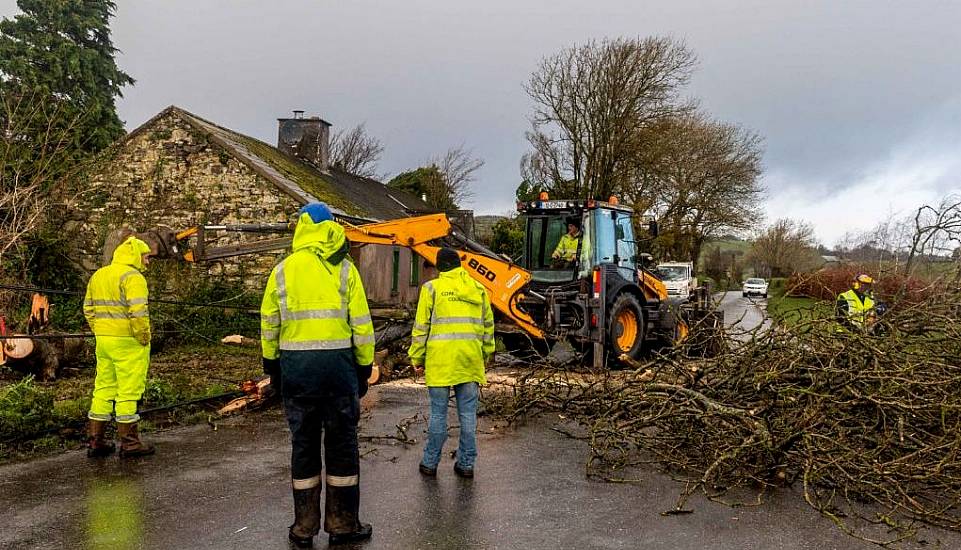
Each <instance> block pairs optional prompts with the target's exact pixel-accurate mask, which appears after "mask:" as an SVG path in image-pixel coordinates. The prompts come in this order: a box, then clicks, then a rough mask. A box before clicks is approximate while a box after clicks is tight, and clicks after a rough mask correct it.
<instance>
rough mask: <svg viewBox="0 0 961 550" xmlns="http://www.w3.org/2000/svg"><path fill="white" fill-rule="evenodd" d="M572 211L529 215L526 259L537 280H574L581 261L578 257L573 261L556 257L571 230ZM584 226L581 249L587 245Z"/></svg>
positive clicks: (580, 242)
mask: <svg viewBox="0 0 961 550" xmlns="http://www.w3.org/2000/svg"><path fill="white" fill-rule="evenodd" d="M569 219H570V214H557V215H544V216H528V217H527V242H526V251H525V252H526V254H525V255H524V258H525V260H526V262H525V263H526V265H525V266H524V267H525V268H527V269H528V270H529V271H530V272H531V274H532V275H533V278H534V280H535V281H543V282H563V281H572V280H573V279H574V270H575V269H576V266H577V264H578V263H579V261H578V258H577V257H576V256H575V258H574V260H573V261H563V259H561V260H560V261H559V260H558V259H557V258H554V257H553V255H554V252H555V251H556V250H557V246H558V244H559V243H560V242H561V238H562V237H564V235H566V234H567V232H568V220H569ZM583 238H584V235H583V225H582V230H581V236H580V237H578V239H579V242H578V245H579V248H580V247H581V246H583Z"/></svg>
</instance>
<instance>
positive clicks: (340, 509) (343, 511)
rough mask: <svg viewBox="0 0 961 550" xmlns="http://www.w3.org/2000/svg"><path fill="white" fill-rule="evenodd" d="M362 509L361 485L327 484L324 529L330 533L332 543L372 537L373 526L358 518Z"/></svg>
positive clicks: (356, 540)
mask: <svg viewBox="0 0 961 550" xmlns="http://www.w3.org/2000/svg"><path fill="white" fill-rule="evenodd" d="M359 509H360V486H359V485H351V486H349V487H332V486H331V485H330V484H328V485H327V501H326V503H325V507H324V531H327V532H328V533H330V539H329V540H328V542H329V543H330V544H331V545H335V544H348V543H351V542H360V541H362V540H366V539H369V538H370V535H371V533H372V532H373V528H372V527H371V526H370V524H367V523H361V522H360V521H359V520H358V519H357V515H358V510H359Z"/></svg>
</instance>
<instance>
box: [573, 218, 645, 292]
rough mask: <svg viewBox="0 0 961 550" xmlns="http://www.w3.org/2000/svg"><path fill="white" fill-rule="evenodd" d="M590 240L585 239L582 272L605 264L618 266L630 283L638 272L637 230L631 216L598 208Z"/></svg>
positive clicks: (591, 226)
mask: <svg viewBox="0 0 961 550" xmlns="http://www.w3.org/2000/svg"><path fill="white" fill-rule="evenodd" d="M589 225H590V228H591V229H590V239H585V243H587V244H585V247H586V249H585V252H586V253H585V254H583V255H582V256H584V261H583V262H582V264H583V265H582V266H581V269H584V268H585V266H586V267H587V270H586V271H585V272H584V273H585V276H586V274H588V273H587V272H588V271H589V270H590V268H591V267H593V266H595V265H601V264H616V265H617V267H618V270H619V271H622V276H623V277H625V278H627V279H630V278H631V277H632V275H633V272H634V271H635V270H636V269H637V267H636V265H635V256H636V248H635V241H634V226H633V223H632V222H631V215H630V213H627V212H621V211H617V210H605V209H602V208H598V209H596V210H592V211H591V212H590V224H589Z"/></svg>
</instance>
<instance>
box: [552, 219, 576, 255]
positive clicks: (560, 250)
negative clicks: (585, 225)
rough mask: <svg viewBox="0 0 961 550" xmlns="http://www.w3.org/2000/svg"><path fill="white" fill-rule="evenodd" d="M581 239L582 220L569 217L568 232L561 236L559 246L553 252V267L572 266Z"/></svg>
mask: <svg viewBox="0 0 961 550" xmlns="http://www.w3.org/2000/svg"><path fill="white" fill-rule="evenodd" d="M580 239H581V222H580V220H578V219H577V218H568V219H567V233H565V234H564V235H563V236H561V240H560V241H558V242H557V247H555V248H554V252H553V253H552V254H551V260H552V262H551V265H552V266H553V267H570V266H571V265H573V264H574V260H575V259H576V258H577V245H578V243H579V241H580Z"/></svg>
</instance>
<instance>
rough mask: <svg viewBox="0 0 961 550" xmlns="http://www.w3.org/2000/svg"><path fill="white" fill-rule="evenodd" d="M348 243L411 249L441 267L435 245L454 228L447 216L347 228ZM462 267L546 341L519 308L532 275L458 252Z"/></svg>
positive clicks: (497, 303) (503, 308) (493, 300)
mask: <svg viewBox="0 0 961 550" xmlns="http://www.w3.org/2000/svg"><path fill="white" fill-rule="evenodd" d="M344 227H345V229H346V230H347V239H349V240H350V242H352V243H364V244H380V245H391V246H404V247H407V248H410V249H411V250H413V251H414V252H416V253H417V254H418V255H420V256H421V257H423V258H425V259H426V260H427V261H429V262H430V263H432V264H434V265H436V264H437V253H438V252H439V251H440V249H441V247H439V246H436V245H433V244H430V243H431V242H432V241H435V240H437V239H442V238H444V237H448V236H450V235H451V225H450V222H449V221H448V220H447V216H446V215H444V214H430V215H427V216H418V217H413V218H403V219H399V220H392V221H387V222H380V223H372V224H366V225H351V224H348V223H345V224H344ZM458 252H459V253H460V259H461V265H462V266H463V267H464V269H466V270H467V273H469V274H470V276H471V277H473V278H474V280H476V281H477V282H479V283H480V284H482V285H484V288H486V289H487V292H488V294H490V298H491V304H493V306H494V307H495V308H497V309H498V310H500V312H501V313H503V314H504V315H506V316H507V317H509V318H510V319H511V320H512V321H514V322H515V323H517V324H518V325H519V326H520V327H521V328H523V329H524V330H525V331H527V332H528V333H529V334H530V335H531V336H535V337H537V338H543V337H544V332H543V331H542V330H541V329H540V328H539V327H538V326H537V325H536V324H535V323H534V320H533V319H532V318H531V317H530V315H528V314H526V313H524V312H523V311H520V310H519V309H518V308H517V302H518V300H519V299H520V298H521V295H522V293H521V289H523V288H524V287H526V286H527V283H529V282H530V280H531V274H530V272H529V271H527V270H525V269H522V268H520V267H518V266H516V265H514V264H512V263H510V262H507V261H505V260H501V259H498V258H495V257H492V256H490V255H487V254H480V253H477V252H473V251H470V250H463V249H458Z"/></svg>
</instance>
